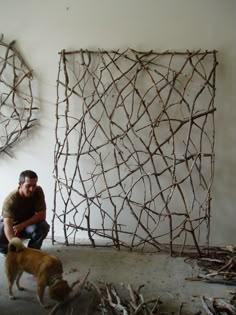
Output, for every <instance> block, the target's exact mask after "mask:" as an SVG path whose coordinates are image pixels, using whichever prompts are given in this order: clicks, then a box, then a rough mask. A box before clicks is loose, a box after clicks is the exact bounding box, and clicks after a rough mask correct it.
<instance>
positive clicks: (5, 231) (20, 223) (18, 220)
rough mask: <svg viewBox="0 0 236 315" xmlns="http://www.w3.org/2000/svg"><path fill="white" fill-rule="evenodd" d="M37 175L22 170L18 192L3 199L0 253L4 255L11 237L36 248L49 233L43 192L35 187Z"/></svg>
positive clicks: (39, 246) (38, 247) (38, 187)
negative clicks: (22, 240) (23, 239)
mask: <svg viewBox="0 0 236 315" xmlns="http://www.w3.org/2000/svg"><path fill="white" fill-rule="evenodd" d="M37 182H38V176H37V174H36V173H35V172H33V171H31V170H26V171H23V172H22V173H21V174H20V177H19V186H18V189H17V190H15V191H13V192H11V193H10V194H9V195H8V196H7V198H6V199H5V200H4V203H3V207H2V219H1V222H0V252H1V253H2V254H3V255H4V254H6V253H7V246H8V242H9V241H10V240H11V239H12V238H13V237H15V236H17V237H20V238H27V239H29V242H28V247H31V248H36V249H40V248H41V246H42V243H43V240H44V239H45V238H46V236H47V234H48V231H49V228H50V226H49V224H48V223H47V222H46V203H45V197H44V192H43V190H42V188H41V187H40V186H37Z"/></svg>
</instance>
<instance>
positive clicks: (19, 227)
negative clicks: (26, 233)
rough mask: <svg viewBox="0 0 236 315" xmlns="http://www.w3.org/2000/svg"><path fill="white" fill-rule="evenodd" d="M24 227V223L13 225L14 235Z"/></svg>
mask: <svg viewBox="0 0 236 315" xmlns="http://www.w3.org/2000/svg"><path fill="white" fill-rule="evenodd" d="M24 228H25V225H24V223H20V224H16V225H14V226H13V231H14V234H15V236H18V235H19V233H20V232H21V231H23V230H24Z"/></svg>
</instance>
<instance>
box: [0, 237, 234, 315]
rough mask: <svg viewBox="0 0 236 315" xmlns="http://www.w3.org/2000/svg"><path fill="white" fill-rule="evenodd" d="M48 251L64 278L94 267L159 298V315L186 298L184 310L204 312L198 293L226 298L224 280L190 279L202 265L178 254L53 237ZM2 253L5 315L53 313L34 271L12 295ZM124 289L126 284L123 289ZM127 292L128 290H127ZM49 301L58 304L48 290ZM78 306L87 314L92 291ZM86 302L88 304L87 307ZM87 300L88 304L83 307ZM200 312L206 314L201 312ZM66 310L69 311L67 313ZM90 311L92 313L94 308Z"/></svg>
mask: <svg viewBox="0 0 236 315" xmlns="http://www.w3.org/2000/svg"><path fill="white" fill-rule="evenodd" d="M42 249H43V250H45V251H47V252H50V253H51V254H54V255H56V256H58V257H59V258H60V259H61V260H62V262H63V266H64V278H65V279H66V280H67V281H68V282H69V283H70V284H71V283H72V282H73V281H75V280H76V279H78V278H79V279H81V278H83V276H84V275H85V274H86V273H87V272H88V270H89V269H90V275H89V277H88V280H89V281H93V282H95V283H98V282H99V281H100V280H101V281H105V282H110V283H112V284H113V285H114V286H115V287H116V288H117V289H118V290H119V289H120V288H121V290H123V289H122V285H121V284H122V283H123V284H124V285H126V284H130V285H132V286H133V288H135V289H137V288H138V287H139V286H140V285H144V287H143V289H142V290H141V292H142V294H143V296H144V299H145V300H147V299H151V298H157V297H160V300H161V302H162V304H160V306H158V309H159V313H158V314H165V315H168V314H171V315H174V314H176V315H178V314H179V308H180V305H181V304H182V303H183V309H182V312H181V315H190V314H194V315H195V314H205V312H204V310H203V307H202V305H201V302H200V299H199V298H198V297H194V296H197V295H205V296H207V297H227V296H228V293H227V291H228V290H232V287H227V286H225V285H220V284H207V283H203V282H193V281H187V280H185V278H186V277H191V276H194V275H197V274H198V273H199V268H198V266H197V264H196V263H194V262H193V261H192V262H191V264H190V263H186V262H185V259H184V258H180V257H177V258H174V257H170V255H168V254H165V253H161V254H160V253H149V254H142V253H132V252H127V251H120V252H119V251H116V250H114V249H107V248H96V249H93V248H89V247H71V246H70V247H66V246H61V245H54V246H52V245H51V241H50V240H46V241H45V242H44V244H43V248H42ZM4 261H5V259H4V258H3V257H0V271H1V285H0V314H1V315H28V314H30V315H32V314H34V315H39V314H48V313H49V311H48V310H44V309H42V308H41V307H40V306H39V304H38V302H37V299H36V282H35V281H34V280H33V278H32V276H31V275H29V274H26V273H25V274H23V276H22V280H21V284H22V285H23V286H24V287H25V288H27V290H26V291H17V289H16V288H15V287H14V292H15V295H16V296H17V299H16V300H9V298H8V292H7V285H6V276H5V272H4ZM124 290H125V289H124ZM124 294H126V293H125V292H124ZM45 302H48V303H50V304H52V303H53V301H52V300H50V298H49V297H48V295H47V293H46V295H45ZM77 302H78V305H79V306H78V308H79V309H78V310H77V308H76V310H77V311H74V313H73V314H80V315H82V314H85V313H86V314H88V313H89V311H88V308H87V309H86V304H87V305H89V304H90V302H91V296H89V295H88V294H87V293H86V290H85V291H83V294H82V295H81V297H80V298H79V299H78V301H77ZM82 305H83V306H82ZM84 305H85V307H84ZM200 311H201V313H200ZM63 314H64V313H63ZM90 314H91V312H90Z"/></svg>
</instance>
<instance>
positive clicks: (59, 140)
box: [52, 49, 217, 256]
mask: <svg viewBox="0 0 236 315" xmlns="http://www.w3.org/2000/svg"><path fill="white" fill-rule="evenodd" d="M216 66H217V60H216V51H192V52H190V51H186V52H169V51H167V52H163V53H157V52H154V51H149V52H139V51H135V50H133V49H128V50H125V51H119V50H117V51H105V50H99V51H88V50H80V51H74V52H72V51H68V52H67V51H65V50H63V51H61V52H60V62H59V69H58V79H57V102H56V130H55V137H56V144H55V151H54V177H55V189H54V209H53V212H54V215H53V224H52V238H53V242H56V239H55V233H54V229H55V225H57V227H58V226H61V228H62V229H63V233H64V237H65V240H64V242H65V244H67V245H78V244H79V242H78V241H77V239H78V235H80V234H81V233H82V234H83V235H85V234H86V235H87V239H88V242H87V245H88V244H91V245H92V246H93V247H96V246H99V245H98V241H97V240H105V242H104V246H114V247H116V248H117V249H119V250H120V249H121V248H122V247H126V248H129V249H131V250H135V249H141V250H146V248H150V247H152V248H153V249H154V250H157V251H162V250H168V251H169V252H170V254H171V255H173V254H174V252H175V245H176V244H178V245H179V244H180V245H181V246H182V247H181V251H180V253H181V254H182V253H183V252H184V250H185V248H186V246H187V245H188V244H189V243H190V244H193V245H194V248H195V250H196V251H197V254H198V255H199V256H201V255H202V251H201V245H202V243H204V245H206V246H208V245H209V233H210V217H211V185H212V181H213V177H214V160H215V153H214V141H215V125H214V112H215V110H216V108H215V105H214V98H215V75H216V73H215V71H216ZM75 140H76V141H75ZM72 165H73V167H72ZM86 165H89V167H88V169H87V171H86ZM140 191H141V192H142V194H140ZM60 204H63V206H62V207H61V206H59V205H60ZM94 217H96V218H97V219H96V222H94V219H93V218H94ZM128 217H129V221H130V222H131V224H127V218H128ZM98 221H99V222H98ZM202 230H203V231H204V232H202Z"/></svg>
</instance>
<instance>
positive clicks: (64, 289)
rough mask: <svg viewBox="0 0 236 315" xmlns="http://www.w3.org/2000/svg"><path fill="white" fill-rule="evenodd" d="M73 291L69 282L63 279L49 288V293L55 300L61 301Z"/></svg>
mask: <svg viewBox="0 0 236 315" xmlns="http://www.w3.org/2000/svg"><path fill="white" fill-rule="evenodd" d="M71 291H72V289H71V287H70V286H69V285H68V282H67V281H65V280H61V281H59V282H58V283H57V284H56V285H54V286H53V287H51V288H50V289H49V295H50V297H51V298H52V299H53V300H56V301H59V302H60V301H63V300H64V299H65V298H66V297H67V295H68V294H69V293H70V292H71Z"/></svg>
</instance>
